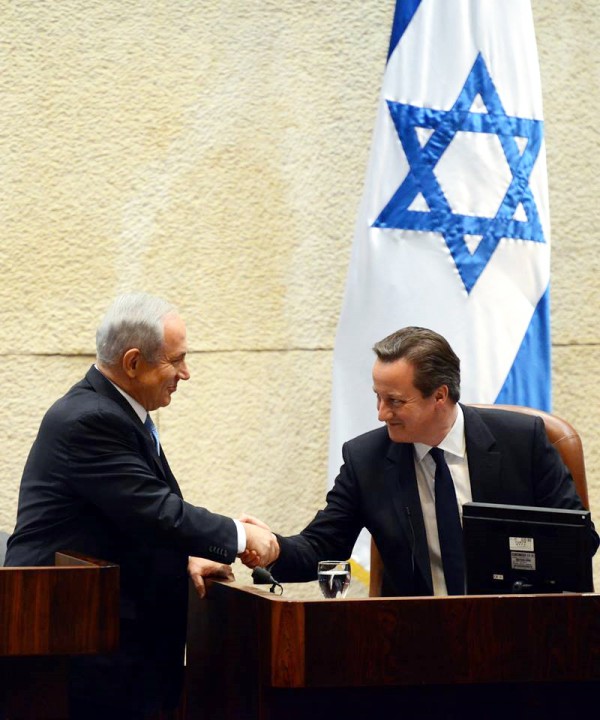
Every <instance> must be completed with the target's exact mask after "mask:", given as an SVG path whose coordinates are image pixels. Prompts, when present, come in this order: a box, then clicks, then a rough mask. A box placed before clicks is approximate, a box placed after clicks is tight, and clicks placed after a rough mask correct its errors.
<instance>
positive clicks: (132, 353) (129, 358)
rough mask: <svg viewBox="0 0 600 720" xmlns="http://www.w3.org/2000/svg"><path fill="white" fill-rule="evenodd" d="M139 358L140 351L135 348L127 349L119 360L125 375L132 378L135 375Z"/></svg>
mask: <svg viewBox="0 0 600 720" xmlns="http://www.w3.org/2000/svg"><path fill="white" fill-rule="evenodd" d="M141 360H142V353H141V352H140V351H139V350H138V349H137V348H130V349H129V350H127V352H126V353H125V354H124V355H123V359H122V360H121V365H122V367H123V371H124V372H125V374H126V375H127V377H129V378H134V377H135V376H136V375H137V373H138V370H139V367H140V361H141Z"/></svg>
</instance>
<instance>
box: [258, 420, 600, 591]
mask: <svg viewBox="0 0 600 720" xmlns="http://www.w3.org/2000/svg"><path fill="white" fill-rule="evenodd" d="M461 407H462V409H463V412H464V418H465V438H466V446H467V458H468V464H469V476H470V481H471V491H472V496H473V500H474V501H476V502H487V503H500V504H508V505H534V506H546V507H558V508H573V509H581V508H582V505H581V501H580V500H579V497H578V496H577V493H576V491H575V486H574V484H573V480H572V478H571V476H570V474H569V471H568V470H567V468H566V467H565V466H564V464H563V462H562V460H561V458H560V456H559V454H558V453H557V451H556V450H555V449H554V448H553V447H552V445H551V444H550V443H549V441H548V438H547V436H546V432H545V430H544V423H543V421H542V420H541V419H540V418H538V417H533V416H528V415H521V414H517V413H513V412H506V411H502V410H494V409H492V410H488V409H480V408H473V407H468V406H461ZM342 455H343V459H344V464H343V466H342V468H341V470H340V474H339V475H338V477H337V479H336V481H335V483H334V486H333V488H332V489H331V491H330V492H329V493H328V495H327V505H326V507H325V509H324V510H321V511H319V512H318V513H317V515H316V516H315V518H314V520H313V521H312V522H311V523H310V524H309V525H308V526H307V527H306V528H305V529H304V530H303V531H302V532H301V533H300V534H299V535H295V536H292V537H287V538H285V537H281V538H279V541H280V547H281V555H280V557H279V559H278V560H277V562H276V563H275V565H274V566H273V568H272V574H273V576H274V577H276V578H277V580H279V581H280V582H285V581H287V582H300V581H304V580H313V579H315V578H316V569H317V562H318V560H322V559H328V558H334V559H335V558H339V559H344V558H347V557H349V556H350V554H351V552H352V548H353V546H354V543H355V541H356V538H357V537H358V534H359V532H360V531H361V529H362V528H363V527H366V528H367V530H369V532H370V533H371V534H372V536H373V538H374V539H375V542H376V543H377V547H378V549H379V552H380V553H381V557H382V559H383V565H384V581H383V593H384V594H385V595H390V596H391V595H405V596H410V595H431V594H432V593H433V584H432V580H431V568H430V564H429V553H428V549H427V538H426V535H425V525H424V523H423V514H422V511H421V503H420V500H419V492H418V489H417V481H416V476H415V468H414V448H413V445H412V444H408V443H394V442H392V441H391V440H390V438H389V436H388V432H387V428H385V427H383V428H379V429H377V430H373V431H371V432H368V433H366V434H364V435H360V436H359V437H357V438H354V439H353V440H351V441H349V442H347V443H345V444H344V447H343V449H342ZM591 544H592V546H593V550H594V551H595V549H596V548H597V547H598V536H597V535H596V533H595V532H594V533H593V537H592V538H591ZM413 566H414V567H413Z"/></svg>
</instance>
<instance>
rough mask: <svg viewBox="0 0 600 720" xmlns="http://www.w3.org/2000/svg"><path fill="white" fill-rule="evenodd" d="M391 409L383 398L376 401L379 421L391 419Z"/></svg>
mask: <svg viewBox="0 0 600 720" xmlns="http://www.w3.org/2000/svg"><path fill="white" fill-rule="evenodd" d="M393 415H394V414H393V412H392V409H391V408H390V406H389V405H386V403H385V402H384V401H383V400H380V401H379V402H378V403H377V418H378V419H379V422H386V421H387V420H391V419H392V417H393Z"/></svg>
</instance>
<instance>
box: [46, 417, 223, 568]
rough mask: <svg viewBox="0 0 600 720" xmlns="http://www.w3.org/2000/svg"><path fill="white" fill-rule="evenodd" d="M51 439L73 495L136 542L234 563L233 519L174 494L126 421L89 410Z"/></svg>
mask: <svg viewBox="0 0 600 720" xmlns="http://www.w3.org/2000/svg"><path fill="white" fill-rule="evenodd" d="M56 439H57V442H58V445H59V448H58V450H57V451H58V452H60V453H62V454H63V455H64V460H65V461H66V468H67V470H66V473H65V478H64V479H65V482H66V484H67V486H68V487H69V488H70V490H71V491H72V493H73V495H74V496H75V497H79V498H83V499H85V500H87V501H88V502H90V503H92V504H93V505H95V506H96V507H97V508H99V509H100V511H101V512H102V513H103V514H104V515H105V516H107V517H108V518H110V519H111V520H112V521H113V522H114V523H115V524H116V525H117V526H118V527H120V528H121V529H122V530H124V531H125V532H127V533H128V534H131V535H133V536H135V537H136V540H140V539H144V540H145V541H147V542H148V543H151V544H152V543H159V544H161V543H168V544H169V545H172V546H174V547H176V548H177V549H179V550H181V551H183V552H185V553H187V554H189V555H197V556H202V557H206V558H209V559H212V560H218V561H221V562H233V561H234V560H235V557H236V554H237V530H236V527H235V523H234V522H233V520H232V519H231V518H228V517H225V516H223V515H219V514H216V513H212V512H209V511H208V510H206V509H205V508H201V507H195V506H193V505H190V504H189V503H187V502H185V501H184V500H183V499H182V498H181V497H180V495H178V494H177V493H175V492H173V491H172V489H171V488H170V487H169V485H168V484H167V482H166V481H165V480H164V479H163V478H162V477H159V475H158V473H157V470H156V468H155V467H154V465H153V460H152V456H151V455H150V454H149V450H148V448H147V447H146V444H145V443H144V439H143V435H142V434H141V433H139V432H137V431H136V429H135V428H134V427H133V426H132V423H131V422H130V421H128V420H127V419H126V418H124V417H122V416H121V415H120V414H118V413H115V412H110V411H107V410H99V411H97V412H89V413H87V414H83V415H80V416H79V417H77V418H75V419H74V420H73V422H72V423H70V424H69V425H68V430H67V432H66V433H64V434H63V436H62V437H58V438H56ZM60 465H61V466H64V465H63V463H60Z"/></svg>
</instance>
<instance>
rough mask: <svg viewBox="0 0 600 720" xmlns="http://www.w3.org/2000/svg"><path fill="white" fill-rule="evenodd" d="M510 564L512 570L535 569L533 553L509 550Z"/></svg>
mask: <svg viewBox="0 0 600 720" xmlns="http://www.w3.org/2000/svg"><path fill="white" fill-rule="evenodd" d="M510 565H511V567H512V569H513V570H535V553H530V552H511V554H510Z"/></svg>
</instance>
